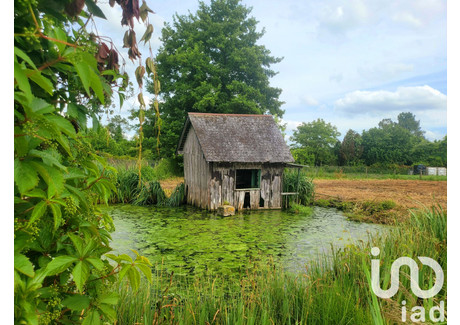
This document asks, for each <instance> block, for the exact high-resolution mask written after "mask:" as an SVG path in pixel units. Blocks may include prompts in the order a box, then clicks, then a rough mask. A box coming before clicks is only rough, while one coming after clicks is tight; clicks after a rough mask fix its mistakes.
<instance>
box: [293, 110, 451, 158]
mask: <svg viewBox="0 0 460 325" xmlns="http://www.w3.org/2000/svg"><path fill="white" fill-rule="evenodd" d="M424 133H425V132H424V131H422V130H421V128H420V121H417V120H416V119H415V115H414V114H412V113H410V112H403V113H400V114H399V115H398V120H397V121H396V122H395V121H392V120H391V119H383V120H382V121H380V122H379V124H378V126H377V127H373V128H371V129H369V130H364V131H363V132H362V134H359V133H357V132H356V131H354V130H351V129H350V130H348V132H347V133H346V135H345V137H344V138H343V140H342V141H340V140H339V139H338V137H339V136H340V133H339V132H338V131H337V127H336V126H334V125H331V124H330V123H326V122H325V121H324V120H322V119H317V120H316V121H312V122H309V123H302V124H301V125H299V126H298V127H297V129H296V130H295V131H294V133H293V135H292V136H291V138H290V140H291V141H292V142H293V144H292V154H293V156H294V158H295V160H296V162H297V163H300V164H304V165H310V166H322V165H339V166H358V165H367V166H371V165H380V166H388V165H413V164H425V165H430V166H447V136H445V137H444V138H443V139H442V140H435V141H433V142H432V141H429V140H427V139H426V138H425V137H424Z"/></svg>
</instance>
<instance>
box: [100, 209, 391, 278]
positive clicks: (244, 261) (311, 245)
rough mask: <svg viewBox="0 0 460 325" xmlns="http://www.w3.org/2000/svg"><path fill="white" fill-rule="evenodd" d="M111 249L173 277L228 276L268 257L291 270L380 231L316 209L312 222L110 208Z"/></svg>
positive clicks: (294, 217) (254, 214) (261, 214)
mask: <svg viewBox="0 0 460 325" xmlns="http://www.w3.org/2000/svg"><path fill="white" fill-rule="evenodd" d="M104 209H105V210H106V212H108V213H109V214H110V215H111V216H112V217H113V219H114V223H115V227H116V231H115V232H114V233H113V234H112V239H113V240H112V248H113V249H114V250H115V252H116V253H120V254H121V253H126V254H129V255H131V256H133V253H132V252H131V251H130V249H136V250H137V251H138V252H139V253H140V254H141V255H144V256H146V257H148V258H149V259H150V261H152V263H154V264H155V263H157V264H161V263H163V265H164V268H165V269H166V270H167V271H172V270H174V272H175V273H176V274H184V275H185V274H196V273H199V272H201V271H204V270H207V271H211V272H213V273H220V274H231V273H233V272H236V271H239V270H242V269H243V270H244V269H245V268H247V267H250V265H251V262H252V261H257V260H264V259H266V258H268V257H272V258H273V259H274V260H275V262H277V263H280V264H282V265H283V267H285V268H287V269H290V270H300V269H303V268H304V265H305V263H307V262H308V261H309V260H311V259H314V258H317V255H318V254H323V253H326V254H327V253H328V252H330V249H331V244H332V245H334V247H343V246H345V245H346V244H349V243H351V242H353V241H356V240H359V239H361V240H366V239H367V238H368V235H369V233H374V232H376V231H378V230H381V229H383V227H384V226H381V225H375V224H365V223H357V222H352V221H349V220H347V219H346V217H345V216H343V214H342V213H341V212H339V211H337V210H336V209H327V208H318V207H316V208H315V209H314V213H313V214H312V215H310V216H305V215H299V214H291V213H287V212H284V211H279V210H268V211H267V210H265V211H251V212H250V213H244V214H237V215H235V216H232V217H220V216H217V215H215V214H213V213H208V212H205V211H202V210H198V209H195V208H192V207H181V208H157V207H136V206H131V205H113V206H110V207H108V208H104Z"/></svg>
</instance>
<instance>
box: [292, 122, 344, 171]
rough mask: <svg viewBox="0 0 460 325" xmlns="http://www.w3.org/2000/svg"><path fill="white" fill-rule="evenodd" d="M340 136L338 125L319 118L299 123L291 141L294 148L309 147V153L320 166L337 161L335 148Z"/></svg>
mask: <svg viewBox="0 0 460 325" xmlns="http://www.w3.org/2000/svg"><path fill="white" fill-rule="evenodd" d="M339 136H340V132H338V131H337V127H336V126H333V125H331V124H330V123H326V122H324V120H322V119H317V120H316V121H313V122H310V123H305V122H303V123H302V124H301V125H299V126H298V127H297V129H296V130H295V131H294V133H293V135H292V137H291V141H293V142H294V148H308V151H309V153H310V154H313V156H314V164H315V165H317V166H320V165H323V164H333V163H335V161H336V157H335V155H334V154H333V150H334V147H335V145H336V143H337V142H338V139H337V137H339Z"/></svg>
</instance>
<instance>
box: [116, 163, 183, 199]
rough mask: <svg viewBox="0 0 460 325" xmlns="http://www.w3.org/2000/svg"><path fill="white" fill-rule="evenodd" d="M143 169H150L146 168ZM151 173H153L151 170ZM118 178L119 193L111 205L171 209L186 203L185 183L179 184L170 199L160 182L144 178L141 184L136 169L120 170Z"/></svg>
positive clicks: (117, 192)
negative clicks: (123, 204) (121, 204)
mask: <svg viewBox="0 0 460 325" xmlns="http://www.w3.org/2000/svg"><path fill="white" fill-rule="evenodd" d="M142 168H150V167H148V166H146V167H142ZM150 169H151V168H150ZM149 172H151V171H150V170H149ZM116 177H117V180H116V188H117V191H116V193H114V194H113V195H112V196H111V198H110V202H111V203H130V204H134V205H160V206H170V207H175V206H179V205H181V204H183V203H184V200H185V187H184V184H183V183H181V184H179V185H178V186H177V187H176V189H174V191H173V193H172V195H171V196H170V197H169V198H168V197H167V196H166V194H165V192H164V191H163V189H162V188H161V185H160V183H159V182H158V181H156V180H148V177H145V178H144V177H142V180H143V181H141V182H140V183H139V175H138V171H137V170H136V169H119V170H118V173H117V175H116ZM146 179H147V180H146Z"/></svg>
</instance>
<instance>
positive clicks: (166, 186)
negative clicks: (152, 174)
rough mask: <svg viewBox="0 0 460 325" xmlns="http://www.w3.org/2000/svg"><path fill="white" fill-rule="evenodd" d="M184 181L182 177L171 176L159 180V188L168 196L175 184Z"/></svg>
mask: <svg viewBox="0 0 460 325" xmlns="http://www.w3.org/2000/svg"><path fill="white" fill-rule="evenodd" d="M183 182H184V178H183V177H173V178H168V179H163V180H161V181H160V185H161V188H162V189H163V191H164V192H165V195H166V197H170V196H171V194H172V192H173V191H174V189H175V188H176V186H177V185H179V184H180V183H183Z"/></svg>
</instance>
